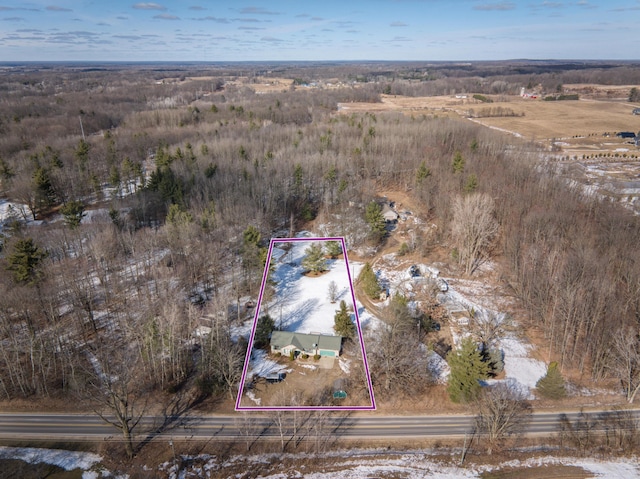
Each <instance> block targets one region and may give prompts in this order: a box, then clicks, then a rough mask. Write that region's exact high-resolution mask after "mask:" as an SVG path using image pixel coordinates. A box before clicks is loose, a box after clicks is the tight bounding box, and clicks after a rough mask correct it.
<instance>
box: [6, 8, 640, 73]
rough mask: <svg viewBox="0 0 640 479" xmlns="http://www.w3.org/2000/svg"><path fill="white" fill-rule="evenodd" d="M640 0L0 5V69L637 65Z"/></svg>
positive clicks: (639, 44) (639, 56) (639, 53)
mask: <svg viewBox="0 0 640 479" xmlns="http://www.w3.org/2000/svg"><path fill="white" fill-rule="evenodd" d="M639 25H640V0H601V1H597V0H574V1H547V0H545V1H541V0H525V1H519V0H366V1H360V0H320V1H319V0H314V1H308V0H307V1H305V0H271V1H262V0H247V1H246V2H245V1H244V0H215V1H207V0H184V1H173V0H172V1H163V0H157V1H145V2H135V1H123V0H31V1H29V0H27V1H14V0H9V1H4V2H3V0H0V61H11V62H21V61H206V62H211V61H292V60H299V61H319V60H418V61H429V60H432V61H447V60H453V61H463V60H469V61H473V60H507V59H520V58H528V59H585V60H587V59H612V60H636V59H639V58H640V48H639V47H640V34H639V33H638V26H639Z"/></svg>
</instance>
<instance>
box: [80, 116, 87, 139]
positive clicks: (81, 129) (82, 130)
mask: <svg viewBox="0 0 640 479" xmlns="http://www.w3.org/2000/svg"><path fill="white" fill-rule="evenodd" d="M78 119H79V120H80V131H81V132H82V141H86V139H85V137H84V128H83V127H82V116H78Z"/></svg>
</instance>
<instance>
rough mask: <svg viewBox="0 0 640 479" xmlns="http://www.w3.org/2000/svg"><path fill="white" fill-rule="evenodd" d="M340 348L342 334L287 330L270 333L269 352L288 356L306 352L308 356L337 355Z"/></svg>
mask: <svg viewBox="0 0 640 479" xmlns="http://www.w3.org/2000/svg"><path fill="white" fill-rule="evenodd" d="M341 350H342V336H332V335H325V334H305V333H297V332H289V331H274V332H273V333H271V352H272V353H280V354H282V355H283V356H289V355H290V354H291V352H293V354H294V355H295V356H297V355H299V354H308V355H310V356H315V355H318V356H328V357H338V356H340V351H341Z"/></svg>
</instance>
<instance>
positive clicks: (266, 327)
mask: <svg viewBox="0 0 640 479" xmlns="http://www.w3.org/2000/svg"><path fill="white" fill-rule="evenodd" d="M275 328H276V323H275V321H274V320H273V318H272V317H271V316H269V315H268V314H265V315H263V316H260V318H259V319H258V324H256V333H255V335H254V337H253V347H254V348H258V349H268V346H269V339H270V338H271V333H272V332H273V330H274V329H275Z"/></svg>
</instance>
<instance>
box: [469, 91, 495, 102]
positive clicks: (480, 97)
mask: <svg viewBox="0 0 640 479" xmlns="http://www.w3.org/2000/svg"><path fill="white" fill-rule="evenodd" d="M473 98H474V99H476V100H478V101H481V102H482V103H493V100H492V99H491V98H487V97H486V96H484V95H480V94H478V93H476V94H475V95H473Z"/></svg>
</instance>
